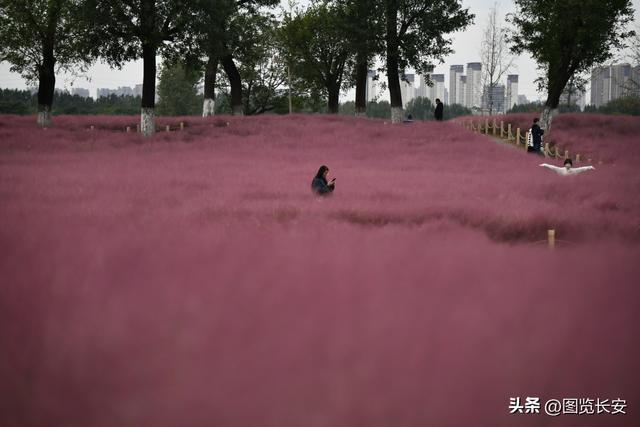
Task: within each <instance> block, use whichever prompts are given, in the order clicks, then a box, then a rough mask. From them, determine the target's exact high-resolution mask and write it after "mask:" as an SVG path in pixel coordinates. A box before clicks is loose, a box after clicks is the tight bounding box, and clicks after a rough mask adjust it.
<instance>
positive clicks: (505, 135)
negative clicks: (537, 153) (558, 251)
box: [457, 118, 602, 251]
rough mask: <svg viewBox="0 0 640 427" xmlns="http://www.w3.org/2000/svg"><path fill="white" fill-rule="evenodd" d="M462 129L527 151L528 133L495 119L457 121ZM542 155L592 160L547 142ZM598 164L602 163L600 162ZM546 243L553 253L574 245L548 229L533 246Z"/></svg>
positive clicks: (578, 160) (562, 158) (578, 161)
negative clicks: (557, 247) (542, 238)
mask: <svg viewBox="0 0 640 427" xmlns="http://www.w3.org/2000/svg"><path fill="white" fill-rule="evenodd" d="M457 123H459V124H460V125H462V127H464V128H465V129H468V130H470V131H471V132H474V133H478V134H484V135H487V136H493V137H494V138H496V139H500V140H502V141H503V142H506V143H508V144H513V145H515V146H516V147H518V148H522V149H524V151H525V152H526V151H527V148H528V141H529V131H524V132H523V131H522V130H521V129H520V128H516V129H515V132H514V131H513V126H512V124H511V123H506V126H505V122H504V121H500V123H499V124H498V122H497V120H496V119H492V120H491V121H490V120H489V119H488V118H485V119H484V120H479V121H477V122H476V121H474V120H459V121H457ZM542 153H543V154H544V156H545V157H549V158H556V159H560V160H565V159H571V160H572V161H575V162H576V163H580V162H581V161H583V160H585V159H586V160H587V161H588V162H591V161H592V159H591V158H590V157H587V156H584V155H583V154H581V153H576V154H575V156H574V157H572V156H571V153H570V152H569V150H565V149H562V148H561V147H560V146H558V145H551V144H549V143H548V142H547V143H545V144H544V146H543V148H542ZM599 163H602V162H601V161H600V162H599ZM540 243H546V244H547V248H548V249H549V250H551V251H553V250H554V249H555V248H556V245H557V244H558V243H561V244H563V245H564V244H569V245H573V244H574V243H573V242H571V241H568V240H559V239H557V235H556V230H555V229H548V230H547V238H546V239H545V240H540V241H537V242H533V244H540Z"/></svg>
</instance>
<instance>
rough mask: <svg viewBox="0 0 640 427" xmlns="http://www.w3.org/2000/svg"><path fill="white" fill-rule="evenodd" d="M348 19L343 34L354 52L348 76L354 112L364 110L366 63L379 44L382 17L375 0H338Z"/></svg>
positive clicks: (367, 69) (359, 114)
mask: <svg viewBox="0 0 640 427" xmlns="http://www.w3.org/2000/svg"><path fill="white" fill-rule="evenodd" d="M337 3H338V4H341V5H343V7H344V8H345V10H346V15H347V19H348V23H349V24H348V25H347V26H346V29H347V37H348V39H349V41H350V45H351V46H350V50H351V51H352V52H355V67H354V69H353V76H352V80H353V82H354V83H355V86H356V100H355V115H356V116H366V113H367V76H368V72H369V66H370V65H371V62H372V61H373V59H374V58H375V56H376V55H378V54H380V53H381V51H382V47H383V35H384V26H383V24H384V20H383V19H382V16H383V14H382V2H380V1H379V0H338V1H337Z"/></svg>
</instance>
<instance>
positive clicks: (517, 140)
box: [516, 128, 520, 146]
mask: <svg viewBox="0 0 640 427" xmlns="http://www.w3.org/2000/svg"><path fill="white" fill-rule="evenodd" d="M517 145H520V128H517V129H516V146H517Z"/></svg>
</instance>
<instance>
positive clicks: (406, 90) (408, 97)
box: [400, 74, 416, 108]
mask: <svg viewBox="0 0 640 427" xmlns="http://www.w3.org/2000/svg"><path fill="white" fill-rule="evenodd" d="M414 80H415V75H413V74H405V75H404V78H403V79H401V80H400V93H401V95H402V108H404V107H406V106H407V104H408V103H409V102H411V101H412V100H413V98H414V97H415V95H416V89H415V87H414V85H413V82H414Z"/></svg>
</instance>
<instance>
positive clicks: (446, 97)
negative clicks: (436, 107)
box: [442, 87, 449, 104]
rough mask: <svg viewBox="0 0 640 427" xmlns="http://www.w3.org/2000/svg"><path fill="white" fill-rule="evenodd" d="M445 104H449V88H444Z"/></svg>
mask: <svg viewBox="0 0 640 427" xmlns="http://www.w3.org/2000/svg"><path fill="white" fill-rule="evenodd" d="M442 102H444V103H445V104H449V89H447V88H446V87H445V88H444V99H443V100H442Z"/></svg>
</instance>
